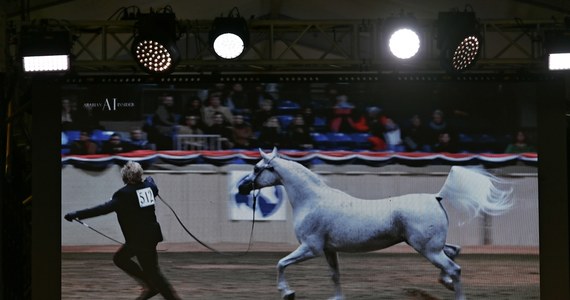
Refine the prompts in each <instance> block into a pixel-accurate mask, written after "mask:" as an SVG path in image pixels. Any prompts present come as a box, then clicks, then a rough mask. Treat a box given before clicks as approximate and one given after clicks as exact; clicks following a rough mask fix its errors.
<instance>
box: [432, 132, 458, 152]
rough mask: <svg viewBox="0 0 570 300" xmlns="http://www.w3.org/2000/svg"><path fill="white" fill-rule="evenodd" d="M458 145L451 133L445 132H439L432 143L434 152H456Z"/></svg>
mask: <svg viewBox="0 0 570 300" xmlns="http://www.w3.org/2000/svg"><path fill="white" fill-rule="evenodd" d="M458 149H459V148H458V146H457V143H456V141H455V140H454V139H453V137H452V135H451V134H450V133H449V132H447V131H444V132H441V133H440V134H439V136H438V141H437V143H435V145H433V150H434V152H448V153H457V152H458Z"/></svg>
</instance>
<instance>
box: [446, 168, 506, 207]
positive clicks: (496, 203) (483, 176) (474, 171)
mask: <svg viewBox="0 0 570 300" xmlns="http://www.w3.org/2000/svg"><path fill="white" fill-rule="evenodd" d="M512 192H513V188H512V187H511V186H510V185H508V183H507V182H506V181H505V180H503V179H500V178H497V177H496V176H493V175H492V174H490V173H488V172H487V171H485V170H484V169H482V168H471V167H470V168H465V167H458V166H453V167H451V170H450V171H449V175H448V176H447V179H446V180H445V183H444V184H443V187H442V188H441V190H440V191H439V193H438V197H440V198H443V199H448V200H451V201H450V202H452V203H453V204H459V205H460V208H463V209H465V210H467V211H468V212H469V213H470V214H471V215H472V216H473V217H476V216H478V215H479V214H481V213H485V214H489V215H500V214H503V213H505V212H506V211H508V210H509V209H510V208H511V207H512V206H513V202H512ZM438 199H439V198H438Z"/></svg>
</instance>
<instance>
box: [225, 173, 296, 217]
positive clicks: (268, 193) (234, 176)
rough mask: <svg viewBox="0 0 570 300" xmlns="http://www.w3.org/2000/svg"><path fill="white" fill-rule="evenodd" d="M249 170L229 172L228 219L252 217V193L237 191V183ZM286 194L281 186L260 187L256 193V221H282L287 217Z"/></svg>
mask: <svg viewBox="0 0 570 300" xmlns="http://www.w3.org/2000/svg"><path fill="white" fill-rule="evenodd" d="M249 173H250V172H248V171H232V172H230V174H229V176H228V177H229V180H228V184H229V186H228V190H229V191H230V193H229V194H230V195H229V211H230V219H231V220H233V221H238V220H249V221H251V220H252V217H253V211H252V210H253V196H252V195H253V193H254V192H255V193H257V192H258V191H257V190H256V191H254V192H251V193H250V194H249V195H240V194H239V193H238V187H237V184H238V182H240V181H241V180H242V179H243V178H245V177H246V176H247V175H248V174H249ZM287 201H288V200H287V194H286V193H285V189H284V188H283V187H282V186H275V187H266V188H263V189H261V192H260V193H259V195H257V204H256V207H255V220H256V221H284V220H286V219H287V215H286V205H285V204H286V202H287Z"/></svg>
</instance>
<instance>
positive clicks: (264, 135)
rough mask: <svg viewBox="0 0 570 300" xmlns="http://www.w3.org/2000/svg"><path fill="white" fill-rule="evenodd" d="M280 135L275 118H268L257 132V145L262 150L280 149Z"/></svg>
mask: <svg viewBox="0 0 570 300" xmlns="http://www.w3.org/2000/svg"><path fill="white" fill-rule="evenodd" d="M282 134H283V133H282V131H281V126H280V125H279V120H278V119H277V117H275V116H272V117H269V118H268V119H267V120H266V121H265V123H264V124H263V126H262V127H261V129H260V130H259V136H258V137H257V144H258V145H259V147H261V148H263V149H271V148H273V147H280V146H281V145H282Z"/></svg>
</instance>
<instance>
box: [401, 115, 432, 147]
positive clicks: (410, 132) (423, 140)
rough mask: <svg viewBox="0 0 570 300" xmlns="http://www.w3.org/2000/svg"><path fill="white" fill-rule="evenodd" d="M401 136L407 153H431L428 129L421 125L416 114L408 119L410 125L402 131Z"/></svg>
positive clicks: (420, 120)
mask: <svg viewBox="0 0 570 300" xmlns="http://www.w3.org/2000/svg"><path fill="white" fill-rule="evenodd" d="M402 135H403V138H404V145H405V147H406V150H407V151H412V152H414V151H425V152H430V151H431V146H430V145H429V142H428V136H429V133H428V129H427V128H426V127H425V126H424V125H423V124H422V119H421V118H420V116H419V115H417V114H416V115H413V116H412V118H410V125H409V126H408V127H406V128H404V129H403V132H402Z"/></svg>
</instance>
